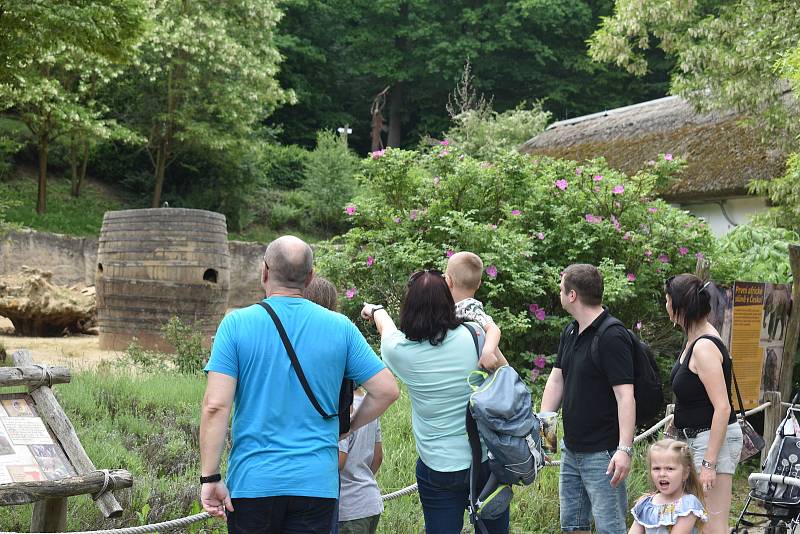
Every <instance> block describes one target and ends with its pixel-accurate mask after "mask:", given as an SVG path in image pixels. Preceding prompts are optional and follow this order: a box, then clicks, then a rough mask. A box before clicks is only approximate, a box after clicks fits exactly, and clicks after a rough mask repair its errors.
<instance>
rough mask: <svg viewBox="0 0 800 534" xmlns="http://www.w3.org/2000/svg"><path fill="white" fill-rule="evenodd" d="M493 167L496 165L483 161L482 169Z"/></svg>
mask: <svg viewBox="0 0 800 534" xmlns="http://www.w3.org/2000/svg"><path fill="white" fill-rule="evenodd" d="M492 167H494V165H492V164H491V163H489V162H488V161H482V162H481V169H491V168H492Z"/></svg>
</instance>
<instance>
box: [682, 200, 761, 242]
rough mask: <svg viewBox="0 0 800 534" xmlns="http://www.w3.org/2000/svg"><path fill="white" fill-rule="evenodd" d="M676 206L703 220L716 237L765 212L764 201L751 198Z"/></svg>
mask: <svg viewBox="0 0 800 534" xmlns="http://www.w3.org/2000/svg"><path fill="white" fill-rule="evenodd" d="M676 206H677V207H679V208H681V209H685V210H688V211H689V212H690V213H692V215H694V216H696V217H700V218H702V219H704V220H705V221H706V223H707V224H708V226H709V227H710V229H711V232H712V233H713V234H714V235H715V236H717V237H721V236H723V235H725V234H727V233H728V232H730V231H731V230H733V229H734V228H736V226H738V225H740V224H746V223H747V222H749V221H750V219H751V218H752V217H753V215H755V214H756V213H761V212H764V211H766V210H767V202H766V200H765V199H764V198H762V197H753V196H748V197H734V198H728V199H725V200H721V201H713V202H709V201H706V202H691V203H689V202H687V203H682V204H677V205H676Z"/></svg>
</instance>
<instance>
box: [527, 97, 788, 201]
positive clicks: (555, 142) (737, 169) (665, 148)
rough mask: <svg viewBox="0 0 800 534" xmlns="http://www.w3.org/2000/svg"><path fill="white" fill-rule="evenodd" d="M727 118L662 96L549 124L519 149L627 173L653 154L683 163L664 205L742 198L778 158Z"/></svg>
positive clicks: (777, 166)
mask: <svg viewBox="0 0 800 534" xmlns="http://www.w3.org/2000/svg"><path fill="white" fill-rule="evenodd" d="M740 119H741V117H740V116H738V115H736V114H735V113H711V114H705V115H701V114H698V113H696V112H695V111H694V109H693V108H692V106H691V105H690V104H689V103H687V102H686V101H685V100H683V99H681V98H679V97H674V96H670V97H666V98H660V99H658V100H651V101H650V102H643V103H641V104H635V105H633V106H627V107H624V108H618V109H613V110H609V111H605V112H601V113H595V114H592V115H586V116H584V117H578V118H575V119H569V120H565V121H560V122H555V123H553V124H551V125H550V126H549V127H548V128H547V129H546V130H545V131H544V132H542V133H541V134H539V135H537V136H536V137H534V138H533V139H531V140H529V141H528V142H526V143H525V144H524V145H522V147H521V150H522V152H525V153H530V154H542V155H547V156H554V157H559V158H568V159H573V160H577V161H583V160H587V159H591V158H596V157H599V156H603V157H605V158H606V161H607V162H608V164H609V165H610V166H611V167H613V168H616V169H619V170H621V171H624V172H626V173H628V174H633V173H635V172H636V171H637V170H639V169H641V168H642V167H644V166H645V165H646V162H647V161H649V160H654V159H656V157H657V156H658V154H663V153H671V154H673V155H675V156H676V157H677V156H680V157H684V158H686V160H687V167H686V169H685V171H684V172H683V173H681V174H680V175H679V176H678V177H677V179H676V180H675V181H673V182H672V183H671V184H670V185H669V186H668V188H667V189H666V190H665V191H664V192H663V194H662V196H663V197H664V198H665V199H667V200H673V201H681V200H692V199H697V198H704V199H714V198H716V199H719V198H727V197H731V196H738V195H744V194H747V184H748V182H750V180H753V179H755V178H767V179H769V178H772V177H774V176H778V175H780V174H781V173H782V171H783V168H784V163H785V160H786V153H785V152H784V151H782V150H781V149H780V148H778V146H777V144H775V145H772V146H771V145H765V144H762V143H761V141H760V139H759V136H758V134H757V132H755V131H753V130H752V129H747V128H744V127H742V126H739V124H738V123H739V122H740Z"/></svg>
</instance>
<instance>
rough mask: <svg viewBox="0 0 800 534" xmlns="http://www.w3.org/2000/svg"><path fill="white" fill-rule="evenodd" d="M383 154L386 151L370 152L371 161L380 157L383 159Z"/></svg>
mask: <svg viewBox="0 0 800 534" xmlns="http://www.w3.org/2000/svg"><path fill="white" fill-rule="evenodd" d="M384 154H386V149H384V150H376V151H375V152H372V153H371V154H370V155H371V156H372V159H380V158H381V157H383V155H384Z"/></svg>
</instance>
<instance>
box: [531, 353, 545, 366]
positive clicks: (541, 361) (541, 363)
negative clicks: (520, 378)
mask: <svg viewBox="0 0 800 534" xmlns="http://www.w3.org/2000/svg"><path fill="white" fill-rule="evenodd" d="M533 365H535V366H536V367H538V368H539V369H544V366H545V365H547V359H546V358H545V357H544V354H540V355H538V356H537V357H536V359H535V360H533Z"/></svg>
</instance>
